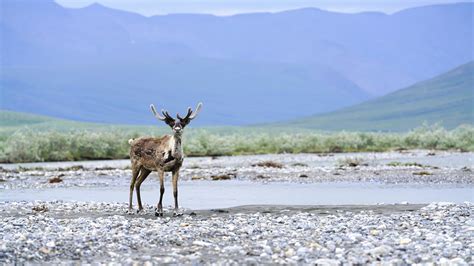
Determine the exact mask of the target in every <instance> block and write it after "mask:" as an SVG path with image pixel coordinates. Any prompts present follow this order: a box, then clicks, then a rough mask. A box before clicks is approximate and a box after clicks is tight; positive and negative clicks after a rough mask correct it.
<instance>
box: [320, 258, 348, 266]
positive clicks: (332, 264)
mask: <svg viewBox="0 0 474 266" xmlns="http://www.w3.org/2000/svg"><path fill="white" fill-rule="evenodd" d="M313 263H314V264H316V265H323V266H336V265H340V264H341V263H340V262H339V261H338V260H333V259H317V260H315V261H314V262H313Z"/></svg>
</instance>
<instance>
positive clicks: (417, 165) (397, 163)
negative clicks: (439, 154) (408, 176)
mask: <svg viewBox="0 0 474 266" xmlns="http://www.w3.org/2000/svg"><path fill="white" fill-rule="evenodd" d="M387 165H388V166H393V167H401V166H408V167H411V166H414V167H425V166H424V165H422V164H419V163H415V162H407V163H402V162H389V163H388V164H387Z"/></svg>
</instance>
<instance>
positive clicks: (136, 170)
mask: <svg viewBox="0 0 474 266" xmlns="http://www.w3.org/2000/svg"><path fill="white" fill-rule="evenodd" d="M140 168H141V167H140V166H136V165H133V164H132V180H131V181H130V196H129V198H128V210H129V211H132V208H133V188H134V187H135V182H136V180H137V177H138V174H139V173H140Z"/></svg>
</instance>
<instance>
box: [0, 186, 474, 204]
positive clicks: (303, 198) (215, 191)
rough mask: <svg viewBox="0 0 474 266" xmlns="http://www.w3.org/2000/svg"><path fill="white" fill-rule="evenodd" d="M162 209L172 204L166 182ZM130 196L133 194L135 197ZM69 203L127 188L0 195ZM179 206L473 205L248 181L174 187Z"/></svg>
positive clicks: (457, 198)
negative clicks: (433, 203)
mask: <svg viewBox="0 0 474 266" xmlns="http://www.w3.org/2000/svg"><path fill="white" fill-rule="evenodd" d="M165 185H166V192H165V197H164V199H163V200H164V205H165V206H168V205H170V204H172V203H173V198H172V188H171V184H170V183H166V184H165ZM141 191H142V201H143V202H144V203H148V204H156V202H157V201H158V197H159V186H158V185H157V182H156V181H155V182H150V181H148V182H145V183H144V184H143V185H142V189H141ZM134 197H135V195H134ZM20 200H26V201H33V200H47V201H49V200H68V201H69V200H74V201H100V202H127V201H128V187H124V186H117V187H106V188H77V187H72V188H46V189H15V190H3V191H2V192H1V193H0V201H20ZM179 200H180V202H179V203H180V205H181V206H182V207H184V208H187V209H212V208H225V207H233V206H240V205H264V204H273V205H345V204H350V205H360V204H378V203H404V202H408V203H430V202H435V201H438V202H439V201H448V202H456V203H461V202H464V201H470V202H473V201H474V187H473V186H471V185H467V186H466V185H462V186H456V185H427V184H420V185H416V184H410V185H406V184H404V185H387V184H376V183H341V182H336V183H315V184H298V183H275V182H271V183H267V184H264V183H258V182H251V181H236V180H229V181H184V182H181V183H180V184H179Z"/></svg>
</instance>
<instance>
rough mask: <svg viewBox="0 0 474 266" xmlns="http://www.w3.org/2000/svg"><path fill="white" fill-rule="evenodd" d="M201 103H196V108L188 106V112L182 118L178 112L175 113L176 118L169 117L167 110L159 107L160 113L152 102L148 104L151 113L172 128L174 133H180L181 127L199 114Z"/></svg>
mask: <svg viewBox="0 0 474 266" xmlns="http://www.w3.org/2000/svg"><path fill="white" fill-rule="evenodd" d="M201 107H202V103H198V105H197V107H196V110H194V111H193V110H192V109H191V107H189V108H188V113H187V114H186V116H185V117H184V118H183V117H181V116H180V115H179V114H176V119H175V118H173V117H171V116H170V114H169V113H168V111H166V110H163V109H161V114H162V115H160V114H159V113H158V112H157V111H156V108H155V106H154V105H153V104H151V105H150V108H151V111H152V113H153V115H154V116H155V117H156V118H157V119H158V120H161V121H164V122H165V123H166V124H167V125H168V126H170V127H171V129H173V131H174V133H176V134H181V132H182V131H183V129H184V128H185V127H186V126H187V125H188V124H189V123H190V122H191V120H193V119H194V118H196V116H197V115H198V114H199V111H201Z"/></svg>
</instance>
